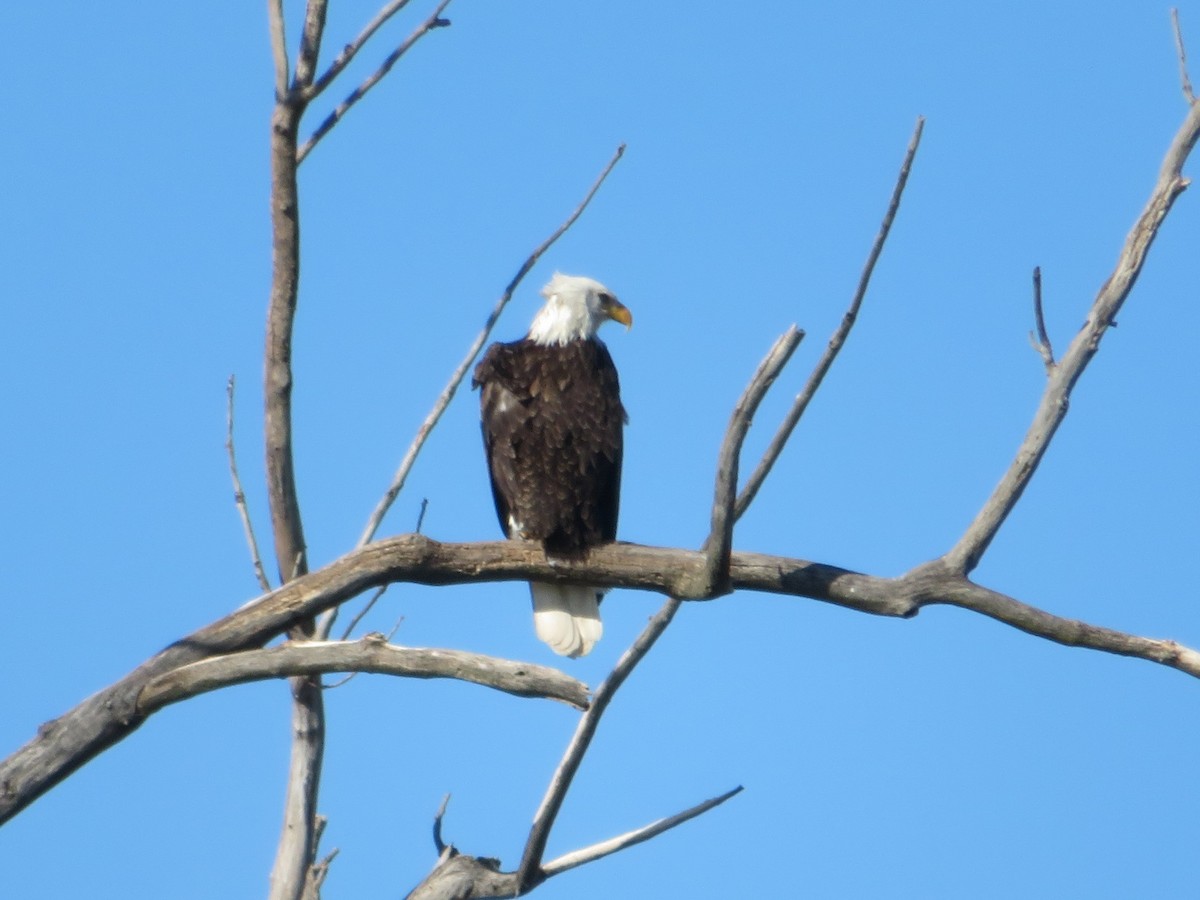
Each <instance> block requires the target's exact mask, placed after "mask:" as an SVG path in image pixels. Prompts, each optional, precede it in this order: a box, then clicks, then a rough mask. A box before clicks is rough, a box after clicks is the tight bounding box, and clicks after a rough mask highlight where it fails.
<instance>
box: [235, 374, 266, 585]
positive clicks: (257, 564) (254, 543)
mask: <svg viewBox="0 0 1200 900" xmlns="http://www.w3.org/2000/svg"><path fill="white" fill-rule="evenodd" d="M233 395H234V377H233V376H229V380H228V382H227V383H226V455H227V456H228V457H229V478H230V479H233V502H234V504H235V505H236V506H238V515H239V516H240V517H241V528H242V530H244V532H245V533H246V544H247V545H248V546H250V559H251V562H252V563H253V564H254V577H256V578H257V580H258V586H259V587H260V588H262V589H263V592H264V593H265V592H268V590H270V589H271V582H270V581H269V580H268V577H266V570H265V569H264V568H263V558H262V556H259V553H258V540H257V539H256V538H254V527H253V526H252V524H251V522H250V508H248V506H247V505H246V492H245V491H244V490H242V488H241V476H240V475H239V474H238V455H236V454H235V452H234V445H233Z"/></svg>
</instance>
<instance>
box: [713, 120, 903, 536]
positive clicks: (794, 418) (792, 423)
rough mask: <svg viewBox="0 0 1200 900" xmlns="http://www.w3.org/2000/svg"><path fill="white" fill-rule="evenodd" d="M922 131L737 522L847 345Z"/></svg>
mask: <svg viewBox="0 0 1200 900" xmlns="http://www.w3.org/2000/svg"><path fill="white" fill-rule="evenodd" d="M924 130H925V118H924V117H923V116H918V117H917V124H916V127H915V128H914V129H913V133H912V137H911V138H909V141H908V150H907V151H905V154H904V162H903V163H902V164H901V165H900V174H899V175H898V176H897V178H896V186H895V187H894V188H893V189H892V199H891V201H890V202H889V203H888V208H887V212H886V213H884V216H883V222H882V224H880V226H879V233H878V234H877V235H876V236H875V243H874V244H872V245H871V252H870V253H869V254H868V255H867V262H866V265H864V266H863V271H862V275H861V276H859V279H858V289H857V290H855V292H854V298H853V299H852V300H851V301H850V308H849V309H847V310H846V314H845V315H844V316H842V323H841V324H840V325H839V326H838V328H837V330H836V331H835V332H834V333H833V337H831V338H830V339H829V344H828V346H827V347H826V348H825V353H824V354H823V355H822V356H821V359H820V361H818V362H817V365H816V368H814V369H813V372H812V375H810V376H809V379H808V382H807V383H806V384H805V385H804V389H803V390H802V391H801V392H800V393H799V394H798V395H797V396H796V399H795V400H794V401H793V403H792V407H791V409H789V410H788V413H787V415H786V416H784V419H783V422H781V423H780V425H779V430H778V431H776V433H775V437H773V438H772V439H771V443H770V444H769V445H768V446H767V449H766V451H765V452H764V453H763V456H762V460H761V461H760V462H759V464H758V466H757V467H756V468H755V469H754V471H753V472H752V473H751V475H750V477H749V478H748V479H747V480H746V485H745V487H743V488H742V492H741V494H740V495H739V496H738V499H737V506H736V508H735V510H734V514H735V517H736V518H739V519H740V518H741V517H742V514H743V513H745V512H746V510H747V509H749V508H750V504H751V503H753V502H754V497H755V495H756V494H757V493H758V490H759V488H761V487H762V485H763V482H764V481H766V480H767V476H768V475H769V474H770V473H771V468H772V467H773V466H774V465H775V461H776V460H777V459H779V455H780V454H781V453H783V448H784V447H785V446H786V445H787V442H788V438H790V437H791V436H792V431H793V430H794V429H795V427H796V425H797V423H799V421H800V417H801V416H803V415H804V411H805V410H806V409H808V404H809V403H810V402H811V401H812V398H813V396H814V395H815V394H816V393H817V388H819V387H820V386H821V382H822V381H823V380H824V379H825V374H826V373H827V372H828V371H829V368H830V366H832V365H833V361H834V360H835V359H837V355H838V353H839V352H841V349H842V345H843V344H845V343H846V338H847V337H848V336H849V335H850V329H851V328H853V327H854V322H855V320H856V319H857V318H858V310H859V308H860V307H861V306H862V302H863V298H864V297H866V295H867V287H868V286H869V285H870V284H871V275H872V274H873V273H874V271H875V264H876V263H877V262H878V261H879V255H880V254H881V253H882V252H883V245H884V243H885V242H886V241H887V237H888V234H889V233H890V232H891V230H892V222H894V221H895V219H896V213H897V211H898V210H899V209H900V200H901V198H902V197H903V196H904V186H905V185H906V184H908V175H909V172H911V171H912V164H913V160H914V159H915V158H916V155H917V148H918V147H919V146H920V145H921V133H922V132H923V131H924Z"/></svg>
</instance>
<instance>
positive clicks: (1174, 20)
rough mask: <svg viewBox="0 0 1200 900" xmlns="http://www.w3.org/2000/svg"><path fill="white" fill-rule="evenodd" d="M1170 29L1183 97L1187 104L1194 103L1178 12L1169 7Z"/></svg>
mask: <svg viewBox="0 0 1200 900" xmlns="http://www.w3.org/2000/svg"><path fill="white" fill-rule="evenodd" d="M1171 29H1172V30H1173V31H1174V32H1175V53H1176V55H1178V57H1179V82H1180V84H1181V85H1182V86H1183V96H1184V99H1185V100H1187V102H1188V103H1195V102H1196V94H1195V93H1194V92H1193V91H1192V80H1191V79H1190V78H1188V64H1187V50H1185V49H1184V46H1183V29H1182V28H1181V27H1180V25H1179V10H1178V9H1177V8H1175V7H1171Z"/></svg>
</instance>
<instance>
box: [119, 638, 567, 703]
mask: <svg viewBox="0 0 1200 900" xmlns="http://www.w3.org/2000/svg"><path fill="white" fill-rule="evenodd" d="M330 672H367V673H372V674H377V675H399V676H402V677H405V678H454V679H457V680H459V681H469V682H471V683H473V684H480V685H483V686H484V687H490V688H493V689H495V690H497V691H503V692H505V693H506V694H513V695H514V696H517V697H543V698H546V699H549V700H559V701H561V702H563V703H566V704H568V705H570V706H574V707H575V708H576V709H587V706H588V688H587V685H585V684H584V683H583V682H581V681H577V680H576V679H574V678H572V677H570V676H569V675H567V674H565V673H563V672H560V671H558V670H557V669H551V668H549V667H547V666H539V665H534V664H532V663H523V662H514V661H512V660H507V659H499V658H497V657H494V656H483V655H481V654H479V653H467V652H465V651H462V650H438V649H425V648H422V647H397V646H395V645H394V644H389V643H387V642H386V640H384V638H383V636H382V635H367V636H366V637H364V638H362V639H361V640H357V641H322V642H304V641H298V642H290V643H287V644H283V645H282V646H280V647H272V648H270V649H267V650H245V651H242V652H240V653H234V654H230V655H228V656H214V657H210V658H208V659H203V660H200V661H198V662H194V663H191V664H189V665H186V666H181V667H180V668H178V669H172V670H171V671H169V672H166V673H164V674H162V675H159V676H158V677H156V678H154V679H152V680H151V681H150V682H149V683H147V684H146V686H145V687H144V688H142V690H141V692H140V694H139V695H138V699H137V712H138V714H139V715H141V716H148V715H150V714H151V713H154V712H157V711H158V710H160V709H162V708H163V707H164V706H167V705H169V704H171V703H178V702H179V701H180V700H186V699H188V698H189V697H194V696H196V695H197V694H203V693H207V692H208V691H215V690H217V689H218V688H223V687H230V686H231V685H235V684H245V683H246V682H249V681H263V680H265V679H268V678H285V677H288V676H295V675H321V674H327V673H330Z"/></svg>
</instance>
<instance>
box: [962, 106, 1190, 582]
mask: <svg viewBox="0 0 1200 900" xmlns="http://www.w3.org/2000/svg"><path fill="white" fill-rule="evenodd" d="M1198 138H1200V103H1193V104H1192V105H1191V107H1190V108H1189V109H1188V115H1187V118H1186V119H1184V122H1183V125H1182V126H1180V128H1179V131H1178V132H1177V133H1176V135H1175V137H1174V139H1173V140H1172V141H1171V146H1170V147H1169V148H1168V150H1167V155H1166V158H1165V159H1164V160H1163V164H1162V167H1161V168H1160V170H1159V175H1158V181H1157V182H1156V183H1155V185H1154V189H1153V191H1152V192H1151V194H1150V198H1149V199H1148V200H1147V201H1146V206H1145V207H1144V208H1143V210H1142V212H1141V214H1140V215H1139V216H1138V218H1137V221H1136V222H1135V223H1134V225H1133V228H1132V229H1131V230H1130V232H1129V234H1128V235H1127V236H1126V238H1125V243H1124V246H1122V248H1121V253H1120V255H1119V256H1118V258H1117V264H1116V267H1115V268H1114V269H1113V272H1112V274H1111V275H1110V276H1109V278H1108V280H1107V281H1106V282H1104V285H1103V287H1101V288H1100V291H1099V293H1098V294H1097V295H1096V299H1095V300H1094V301H1093V303H1092V308H1091V310H1090V312H1089V313H1088V318H1087V321H1086V322H1084V325H1083V328H1081V329H1080V330H1079V333H1078V334H1076V335H1075V338H1074V340H1072V341H1071V344H1070V346H1068V347H1067V351H1066V353H1064V354H1063V357H1062V359H1061V360H1059V362H1058V365H1057V366H1056V367H1055V369H1054V371H1053V372H1052V373H1051V375H1050V377H1049V378H1048V379H1047V383H1046V388H1045V390H1044V391H1043V392H1042V397H1041V401H1040V402H1039V404H1038V408H1037V411H1036V412H1035V413H1034V417H1033V423H1032V424H1031V425H1030V426H1029V430H1028V431H1027V432H1026V433H1025V438H1024V440H1023V441H1022V442H1021V446H1020V447H1019V448H1018V449H1017V453H1016V455H1015V456H1014V457H1013V461H1012V462H1011V463H1010V464H1009V467H1008V471H1006V472H1005V473H1004V476H1003V478H1001V479H1000V483H999V484H998V485H996V488H995V490H994V491H993V492H992V495H991V497H989V498H988V500H987V502H986V503H985V504H984V505H983V507H982V509H980V510H979V512H978V514H976V516H975V519H974V521H972V522H971V524H970V526H968V528H967V530H966V531H965V532H964V533H963V536H962V537H961V538H960V539H959V541H958V543H957V544H955V545H954V547H953V548H951V550H950V551H949V552H948V553H947V554H946V555H945V556H944V557H943V560H944V561H945V563H946V564H947V565H948V566H949V567H950V568H951V569H952V570H954V571H955V572H958V573H960V574H962V575H969V574H970V573H971V572H972V570H974V568H975V567H976V566H977V565H979V561H980V560H981V559H982V558H983V554H984V553H985V552H987V548H988V547H989V546H990V545H991V542H992V540H993V538H995V536H996V534H997V533H998V532H999V531H1000V527H1001V526H1002V525H1003V524H1004V522H1005V520H1006V519H1007V518H1008V515H1009V513H1011V512H1012V510H1013V508H1014V507H1015V506H1016V505H1017V502H1018V501H1019V500H1020V499H1021V495H1022V494H1023V493H1024V492H1025V488H1026V487H1027V486H1028V485H1029V481H1030V479H1031V478H1033V474H1034V472H1036V471H1037V467H1038V464H1039V463H1040V462H1041V461H1042V457H1043V456H1044V455H1045V453H1046V450H1047V449H1048V448H1049V446H1050V442H1051V440H1053V438H1054V435H1055V433H1056V432H1057V431H1058V427H1059V425H1061V424H1062V422H1063V419H1065V418H1066V415H1067V408H1068V406H1069V405H1070V397H1071V391H1072V389H1073V388H1074V387H1075V384H1076V382H1077V381H1078V380H1079V378H1080V376H1081V375H1083V372H1084V369H1086V368H1087V365H1088V363H1089V362H1091V360H1092V357H1093V356H1095V355H1096V352H1097V351H1098V350H1099V349H1100V341H1101V339H1103V337H1104V335H1105V333H1106V332H1107V331H1108V328H1109V326H1111V325H1113V324H1114V320H1115V319H1116V316H1117V313H1118V312H1119V311H1120V309H1121V306H1122V304H1124V303H1125V299H1126V298H1127V297H1128V296H1129V292H1130V291H1131V290H1133V286H1134V284H1135V283H1136V282H1137V278H1138V275H1139V274H1141V271H1142V266H1143V265H1144V264H1145V262H1146V255H1147V253H1148V252H1149V250H1150V246H1151V244H1153V243H1154V238H1155V236H1156V235H1157V234H1158V229H1159V227H1160V226H1161V225H1162V223H1163V220H1164V219H1165V218H1166V216H1167V213H1168V212H1170V209H1171V206H1172V204H1174V202H1175V200H1176V198H1177V197H1178V196H1179V195H1180V194H1182V193H1183V192H1184V190H1186V188H1187V186H1188V180H1187V179H1186V178H1184V176H1183V164H1184V162H1185V161H1186V160H1187V157H1188V154H1189V153H1191V151H1192V148H1193V147H1195V145H1196V141H1197V139H1198Z"/></svg>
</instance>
